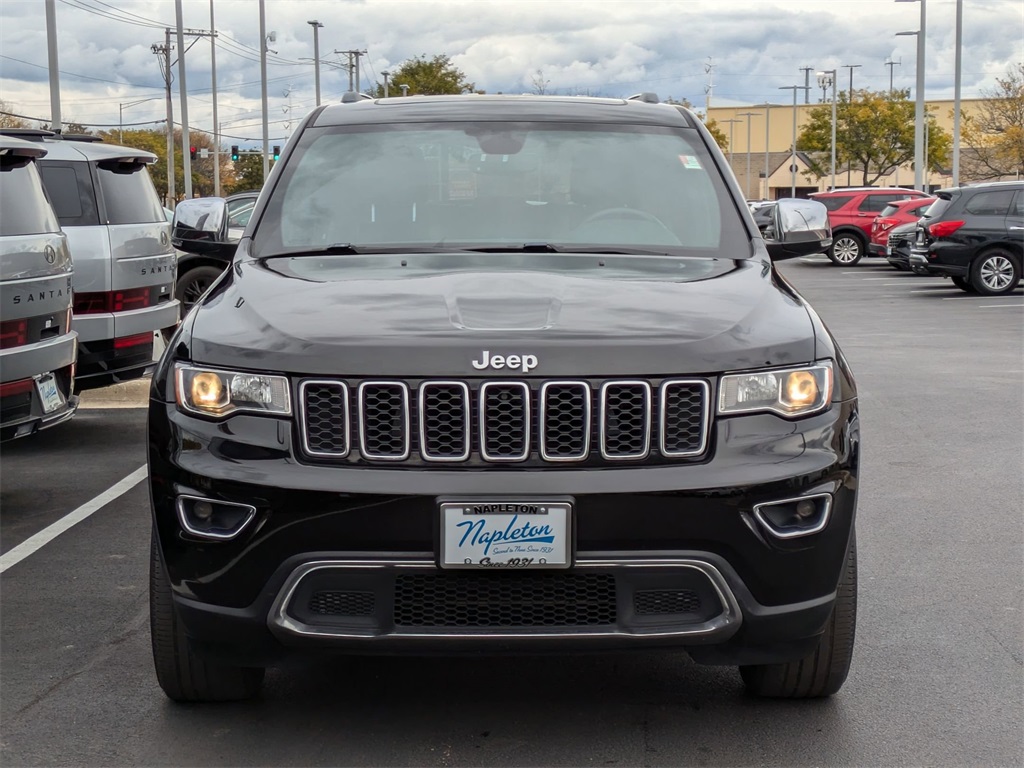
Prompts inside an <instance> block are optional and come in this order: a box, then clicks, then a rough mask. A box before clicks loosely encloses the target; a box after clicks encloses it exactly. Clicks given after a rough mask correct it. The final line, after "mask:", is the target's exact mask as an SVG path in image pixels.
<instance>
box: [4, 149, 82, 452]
mask: <svg viewBox="0 0 1024 768" xmlns="http://www.w3.org/2000/svg"><path fill="white" fill-rule="evenodd" d="M45 154H46V150H45V149H44V148H43V147H41V146H39V145H38V144H36V143H32V142H27V141H22V140H20V139H16V138H10V137H7V136H0V440H10V439H12V438H15V437H22V436H24V435H28V434H31V433H33V432H35V431H37V430H40V429H45V428H46V427H52V426H53V425H55V424H59V423H60V422H62V421H65V420H66V419H69V418H71V417H72V416H73V415H74V413H75V410H76V408H77V407H78V398H77V397H75V396H74V395H73V394H72V390H73V387H74V375H75V352H76V340H77V334H76V333H75V332H74V331H72V330H71V281H72V274H73V273H72V265H71V255H70V253H69V252H68V244H67V238H66V237H65V236H64V234H63V233H62V232H61V231H60V224H59V223H58V222H57V217H56V215H55V214H54V212H53V208H52V207H51V206H50V202H49V200H47V197H46V193H45V192H44V191H43V185H42V182H41V181H40V179H39V171H38V169H37V168H36V162H37V159H38V158H40V157H42V156H43V155H45Z"/></svg>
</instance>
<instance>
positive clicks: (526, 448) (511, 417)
mask: <svg viewBox="0 0 1024 768" xmlns="http://www.w3.org/2000/svg"><path fill="white" fill-rule="evenodd" d="M479 429H480V455H481V456H483V458H484V459H485V460H487V461H523V460H524V459H526V458H527V457H528V456H529V455H530V387H529V386H528V385H527V384H525V383H523V382H521V381H509V382H496V381H488V382H486V383H485V384H481V385H480V424H479Z"/></svg>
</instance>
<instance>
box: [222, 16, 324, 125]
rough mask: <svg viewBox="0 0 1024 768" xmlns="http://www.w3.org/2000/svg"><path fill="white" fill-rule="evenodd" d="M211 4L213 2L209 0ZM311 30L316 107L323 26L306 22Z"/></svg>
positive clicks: (318, 92)
mask: <svg viewBox="0 0 1024 768" xmlns="http://www.w3.org/2000/svg"><path fill="white" fill-rule="evenodd" d="M210 2H213V0H210ZM306 23H307V24H309V25H310V26H311V27H312V28H313V73H314V74H313V82H314V83H315V84H316V105H317V106H318V107H319V106H320V30H321V29H323V26H324V25H323V24H321V23H320V22H319V21H316V20H315V19H314V20H313V21H307V22H306Z"/></svg>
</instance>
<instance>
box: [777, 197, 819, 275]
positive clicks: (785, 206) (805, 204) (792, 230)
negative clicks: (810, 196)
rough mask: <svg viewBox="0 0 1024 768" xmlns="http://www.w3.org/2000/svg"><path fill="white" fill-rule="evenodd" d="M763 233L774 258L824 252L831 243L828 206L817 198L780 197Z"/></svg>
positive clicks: (780, 258) (787, 257)
mask: <svg viewBox="0 0 1024 768" xmlns="http://www.w3.org/2000/svg"><path fill="white" fill-rule="evenodd" d="M763 234H764V238H765V244H766V245H767V246H768V255H769V256H770V257H771V259H772V261H781V260H783V259H793V258H796V257H797V256H810V255H811V254H814V253H824V252H825V251H827V250H828V249H829V247H830V246H831V245H832V229H831V227H830V226H829V223H828V209H827V208H825V206H824V205H823V204H822V203H819V202H818V201H817V200H797V199H789V198H787V199H785V200H779V201H778V202H777V203H776V204H775V207H774V210H773V211H772V219H771V224H770V225H769V226H768V227H766V228H765V229H764V231H763Z"/></svg>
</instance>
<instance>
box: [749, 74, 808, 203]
mask: <svg viewBox="0 0 1024 768" xmlns="http://www.w3.org/2000/svg"><path fill="white" fill-rule="evenodd" d="M804 93H805V94H806V93H807V92H806V91H804ZM760 115H761V113H760V112H740V117H745V118H747V179H746V184H745V185H744V187H743V194H744V196H745V197H746V198H747V199H748V200H749V199H750V118H752V117H760Z"/></svg>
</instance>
